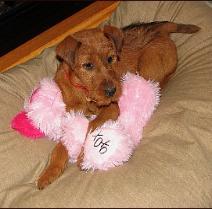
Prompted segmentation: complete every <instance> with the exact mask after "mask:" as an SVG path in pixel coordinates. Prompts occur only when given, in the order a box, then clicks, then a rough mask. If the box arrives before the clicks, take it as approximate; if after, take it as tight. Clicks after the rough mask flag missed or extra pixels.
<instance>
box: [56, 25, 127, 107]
mask: <svg viewBox="0 0 212 209" xmlns="http://www.w3.org/2000/svg"><path fill="white" fill-rule="evenodd" d="M122 42H123V33H122V31H121V30H119V29H118V28H115V27H112V26H105V27H104V29H103V30H101V29H90V30H84V31H80V32H78V33H75V34H74V35H73V36H68V37H67V38H65V39H64V40H63V41H62V42H61V43H60V44H59V45H58V46H57V48H56V54H57V56H58V57H59V58H60V59H61V60H62V62H65V63H66V64H67V65H68V66H69V70H70V72H71V74H72V75H73V76H75V77H76V78H77V79H78V80H79V81H80V84H81V85H83V86H84V87H86V89H87V90H88V93H87V94H86V95H85V96H86V98H87V100H88V101H90V102H95V103H96V104H97V105H98V106H101V105H108V104H110V103H111V102H114V101H117V100H118V98H119V97H120V95H121V83H120V77H119V76H118V75H119V74H118V72H116V67H115V66H116V64H117V62H118V61H119V55H120V53H121V48H122Z"/></svg>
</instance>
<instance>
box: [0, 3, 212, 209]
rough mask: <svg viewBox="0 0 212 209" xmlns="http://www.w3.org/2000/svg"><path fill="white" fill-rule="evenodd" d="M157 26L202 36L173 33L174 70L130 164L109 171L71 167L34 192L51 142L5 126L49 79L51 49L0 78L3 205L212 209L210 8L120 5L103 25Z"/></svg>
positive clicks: (0, 201) (197, 5)
mask: <svg viewBox="0 0 212 209" xmlns="http://www.w3.org/2000/svg"><path fill="white" fill-rule="evenodd" d="M156 20H171V21H175V22H180V23H189V24H197V25H199V26H200V27H202V30H201V31H200V32H199V33H198V34H193V35H187V34H173V35H172V38H173V40H174V41H175V43H176V45H177V49H178V54H179V63H178V68H177V72H176V73H175V74H174V75H173V76H172V78H171V80H170V82H169V83H168V85H167V87H166V89H165V90H164V91H163V97H162V98H161V103H160V106H159V107H158V109H157V110H156V112H155V114H154V115H153V117H152V118H151V120H150V122H149V123H148V125H147V126H146V128H145V131H144V136H143V139H142V142H141V144H140V145H139V147H138V148H137V149H136V151H135V153H134V154H133V156H132V158H131V159H130V160H129V162H128V163H126V164H125V165H124V166H122V167H118V168H115V169H111V170H110V171H108V172H101V171H97V172H88V173H85V172H80V171H79V170H78V168H77V167H76V166H75V165H70V166H69V167H68V169H67V170H66V171H65V173H64V174H63V175H62V176H61V177H60V178H59V179H58V180H57V181H56V182H54V183H53V184H52V185H50V186H49V187H48V188H47V189H45V190H43V191H38V190H37V189H36V187H35V184H34V182H35V180H36V179H37V177H38V176H39V174H40V172H41V171H42V170H43V168H44V167H45V165H46V163H47V160H48V156H49V153H50V151H51V149H52V148H53V146H54V143H53V142H50V141H48V140H47V139H41V140H38V141H30V140H26V138H24V137H22V136H20V135H19V134H18V133H17V132H15V131H13V130H12V129H11V128H10V120H11V118H12V117H13V116H14V115H15V114H16V113H17V112H18V111H20V110H21V109H22V107H23V102H24V98H25V97H26V96H27V95H28V94H29V93H30V91H31V89H32V88H33V86H34V85H35V83H36V82H38V81H39V80H40V79H41V78H43V77H45V76H53V75H54V73H55V71H56V67H57V62H56V60H55V52H54V48H49V49H46V50H44V52H43V53H42V54H41V55H40V56H39V57H37V58H35V59H33V60H31V61H29V62H27V63H25V64H22V65H19V66H17V67H15V68H13V69H11V70H9V71H7V72H5V73H3V74H0V118H1V121H0V165H1V166H2V167H1V173H0V206H1V207H212V201H211V200H212V189H211V188H212V176H211V174H212V161H211V153H212V134H211V127H212V85H211V80H212V38H211V37H212V22H211V20H212V9H211V8H210V7H208V6H207V5H206V4H205V3H204V2H188V1H187V2H182V1H175V2H161V1H153V2H149V1H145V2H144V1H143V2H134V1H129V2H127V1H126V2H124V1H123V2H121V3H120V5H119V8H118V9H117V11H116V12H115V13H114V14H113V16H112V17H111V18H110V20H109V21H108V23H111V24H113V25H117V26H125V25H128V24H130V23H132V22H135V21H144V22H150V21H156Z"/></svg>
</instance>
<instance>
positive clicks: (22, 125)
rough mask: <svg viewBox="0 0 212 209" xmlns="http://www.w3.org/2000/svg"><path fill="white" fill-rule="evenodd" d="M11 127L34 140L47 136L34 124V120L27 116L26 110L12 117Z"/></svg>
mask: <svg viewBox="0 0 212 209" xmlns="http://www.w3.org/2000/svg"><path fill="white" fill-rule="evenodd" d="M11 127H12V128H13V129H15V130H16V131H18V132H19V133H20V134H21V135H23V136H26V137H29V138H30V139H33V140H35V139H38V138H41V137H44V136H45V135H44V133H42V132H41V131H40V130H39V129H37V128H35V127H34V126H33V125H32V121H31V120H30V119H29V118H28V117H27V114H26V112H25V111H22V112H19V113H18V114H17V115H16V116H15V117H14V118H13V119H12V121H11Z"/></svg>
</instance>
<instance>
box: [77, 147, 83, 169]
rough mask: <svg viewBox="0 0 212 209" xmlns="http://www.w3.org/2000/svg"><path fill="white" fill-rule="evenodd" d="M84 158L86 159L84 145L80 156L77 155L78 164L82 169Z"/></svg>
mask: <svg viewBox="0 0 212 209" xmlns="http://www.w3.org/2000/svg"><path fill="white" fill-rule="evenodd" d="M83 159H84V148H83V147H82V149H81V151H80V154H79V156H78V157H77V166H78V168H79V169H80V170H83V169H82V162H83Z"/></svg>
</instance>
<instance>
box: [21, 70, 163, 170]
mask: <svg viewBox="0 0 212 209" xmlns="http://www.w3.org/2000/svg"><path fill="white" fill-rule="evenodd" d="M122 85H123V93H122V96H121V97H120V100H119V107H120V116H119V118H118V119H117V121H107V122H106V123H105V124H104V125H103V126H102V127H99V128H98V129H96V130H95V131H94V132H92V133H89V134H88V136H87V138H86V139H85V137H86V131H87V127H88V123H89V121H88V120H87V119H86V118H85V116H84V115H83V114H82V113H79V112H76V113H75V112H66V111H65V104H64V103H63V100H62V94H61V92H60V89H59V87H58V86H57V85H56V83H55V82H54V81H53V80H52V79H49V78H44V79H43V80H42V81H41V82H40V83H39V85H38V86H37V87H36V88H35V90H34V91H33V92H32V94H31V96H30V97H29V99H27V100H26V102H25V106H24V110H25V112H26V114H27V117H28V118H29V120H30V121H32V124H33V126H34V127H36V130H40V131H41V133H44V134H45V135H46V136H48V137H49V138H50V139H51V140H54V141H59V140H60V141H62V143H63V144H64V145H65V146H66V148H67V150H68V153H69V157H70V162H72V163H73V162H75V161H76V159H77V156H78V155H79V153H80V150H81V148H82V146H84V160H83V163H82V168H83V169H93V170H95V169H101V170H108V169H109V168H111V167H114V166H118V165H122V164H123V163H124V162H126V161H128V159H129V157H130V156H131V155H132V152H133V150H134V149H135V147H136V146H137V145H138V143H139V142H140V139H141V137H142V131H143V127H144V126H145V124H146V123H147V121H148V120H149V118H150V116H151V115H152V113H153V111H154V110H155V107H156V106H157V105H158V103H159V97H160V94H159V87H158V84H157V83H154V82H150V81H146V80H145V79H143V78H141V77H140V76H138V75H134V74H130V73H127V74H126V75H125V77H124V81H123V84H122ZM28 122H29V121H28ZM29 128H31V127H29ZM18 131H19V132H21V130H20V129H19V130H18ZM22 134H25V131H23V133H22Z"/></svg>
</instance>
